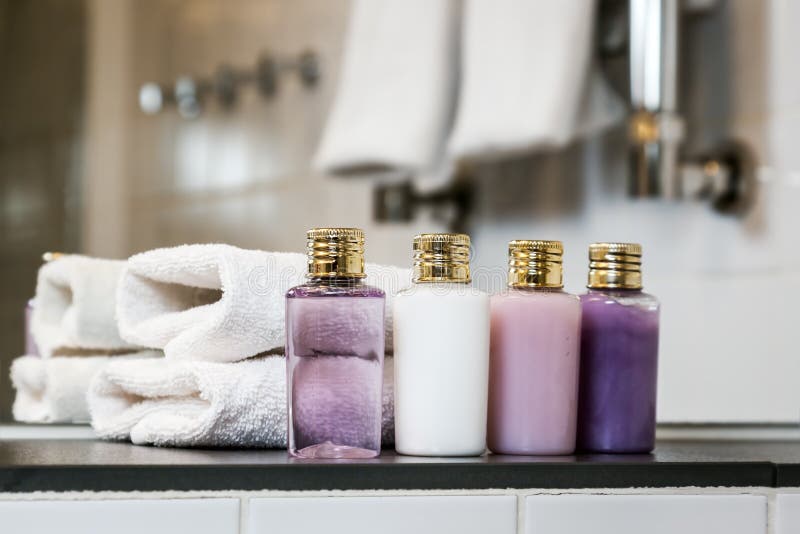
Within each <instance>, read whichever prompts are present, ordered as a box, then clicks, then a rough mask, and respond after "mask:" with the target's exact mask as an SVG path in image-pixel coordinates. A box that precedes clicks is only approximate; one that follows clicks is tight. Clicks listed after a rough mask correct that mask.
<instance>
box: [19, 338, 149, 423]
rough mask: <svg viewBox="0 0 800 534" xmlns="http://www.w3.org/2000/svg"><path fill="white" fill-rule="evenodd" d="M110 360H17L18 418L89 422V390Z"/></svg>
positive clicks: (28, 357)
mask: <svg viewBox="0 0 800 534" xmlns="http://www.w3.org/2000/svg"><path fill="white" fill-rule="evenodd" d="M158 355H159V354H158V353H156V352H154V351H152V352H138V353H135V357H136V358H146V357H155V356H158ZM129 357H131V356H130V355H120V356H114V358H118V359H126V358H129ZM109 359H110V358H109V357H108V356H86V357H63V356H56V357H53V358H40V357H38V356H20V357H19V358H17V359H15V360H14V361H12V362H11V385H12V386H13V387H14V389H15V390H16V397H15V399H14V405H13V407H12V415H13V416H14V419H15V420H16V421H21V422H24V423H88V422H89V408H88V406H87V404H86V391H87V390H88V389H89V383H90V382H91V379H92V377H93V376H94V374H95V373H96V372H97V371H99V370H100V369H101V368H102V367H103V365H105V364H106V363H107V362H108V360H109Z"/></svg>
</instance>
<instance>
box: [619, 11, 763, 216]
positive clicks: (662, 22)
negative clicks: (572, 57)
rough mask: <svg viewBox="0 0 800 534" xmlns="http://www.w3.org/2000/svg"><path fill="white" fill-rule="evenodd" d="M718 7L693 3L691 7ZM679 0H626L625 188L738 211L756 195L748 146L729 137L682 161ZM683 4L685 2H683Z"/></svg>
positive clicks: (639, 193) (639, 194)
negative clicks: (627, 163)
mask: <svg viewBox="0 0 800 534" xmlns="http://www.w3.org/2000/svg"><path fill="white" fill-rule="evenodd" d="M715 4H716V2H714V1H711V2H708V1H706V2H700V1H697V0H695V2H694V7H693V9H695V10H708V9H713V8H714V7H715ZM682 6H684V4H682V2H681V1H679V0H629V2H628V30H629V31H628V61H629V75H630V103H631V115H630V118H629V121H628V127H629V140H630V180H629V191H630V194H631V195H632V196H634V197H654V196H656V197H663V198H672V199H674V198H702V199H706V200H708V201H710V202H711V204H712V206H713V207H714V208H715V209H716V210H717V211H720V212H723V213H731V214H743V213H745V212H746V211H747V209H748V208H749V207H750V205H751V204H752V200H753V198H754V196H755V192H754V190H755V187H756V180H755V168H754V161H753V158H752V153H751V152H750V151H749V149H748V148H747V146H746V145H745V144H743V143H741V142H737V141H735V140H727V141H724V142H722V143H720V144H719V145H718V146H716V147H714V148H713V149H712V150H710V151H709V152H708V153H707V154H705V155H703V156H702V157H699V158H693V159H691V160H689V159H687V158H685V157H683V156H682V146H683V143H684V139H685V124H684V119H683V117H682V116H681V115H680V113H679V111H678V110H679V102H678V82H679V67H680V65H679V62H678V57H679V54H678V53H679V44H680V43H679V41H680V36H681V31H680V25H681V24H680V23H681V15H682V13H681V11H682V9H688V7H684V8H682ZM686 6H688V4H686Z"/></svg>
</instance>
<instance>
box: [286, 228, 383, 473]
mask: <svg viewBox="0 0 800 534" xmlns="http://www.w3.org/2000/svg"><path fill="white" fill-rule="evenodd" d="M308 258H309V259H308V269H309V270H308V274H307V275H306V276H307V278H308V282H307V283H306V284H303V285H300V286H297V287H293V288H292V289H290V290H289V291H288V293H287V294H286V371H287V388H286V389H287V394H288V409H289V418H288V419H289V453H290V454H292V455H293V456H297V457H301V458H372V457H375V456H378V455H379V454H380V450H381V409H382V408H381V399H382V395H383V357H384V330H383V325H384V300H385V296H384V293H383V291H382V290H380V289H378V288H375V287H371V286H368V285H366V284H364V283H363V281H362V279H363V278H364V276H365V275H364V233H363V231H361V230H359V229H356V228H316V229H313V230H309V232H308Z"/></svg>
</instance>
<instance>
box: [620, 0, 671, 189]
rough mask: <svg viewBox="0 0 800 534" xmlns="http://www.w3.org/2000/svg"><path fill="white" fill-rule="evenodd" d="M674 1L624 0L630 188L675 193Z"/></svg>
mask: <svg viewBox="0 0 800 534" xmlns="http://www.w3.org/2000/svg"><path fill="white" fill-rule="evenodd" d="M678 10H679V0H630V12H629V19H628V23H629V25H630V28H629V40H628V53H629V61H630V95H631V96H630V98H631V108H632V114H631V116H630V119H629V133H630V141H631V154H630V158H631V168H630V172H631V179H630V193H631V195H634V196H662V197H666V198H676V197H679V196H680V195H681V187H680V180H679V179H678V173H679V150H680V144H681V142H682V140H683V137H684V128H683V120H682V118H681V116H680V115H679V114H678V112H677V111H678V109H677V101H678V95H677V93H678V68H677V65H678V24H679V16H678Z"/></svg>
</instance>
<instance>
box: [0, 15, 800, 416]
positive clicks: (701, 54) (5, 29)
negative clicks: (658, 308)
mask: <svg viewBox="0 0 800 534" xmlns="http://www.w3.org/2000/svg"><path fill="white" fill-rule="evenodd" d="M376 1H378V0H376ZM627 4H628V2H627V1H624V0H601V1H600V2H599V8H598V13H597V16H596V18H597V20H596V21H595V24H596V26H597V31H596V37H595V40H596V41H597V44H596V47H595V48H596V50H595V51H594V52H593V54H594V55H595V56H596V57H597V60H598V62H599V63H600V64H601V65H602V67H603V69H604V72H605V73H606V75H607V76H608V79H609V81H610V82H611V85H612V86H613V87H614V88H615V90H617V91H618V92H619V93H620V96H621V97H622V98H623V99H625V100H626V101H627V100H628V99H629V98H630V95H629V94H628V81H627V79H626V76H627V75H628V72H629V69H628V67H627V66H626V58H625V56H626V52H625V47H626V46H627V43H626V42H624V39H621V38H620V32H622V34H624V33H625V32H626V31H627V29H626V26H625V22H624V21H625V19H624V15H625V13H624V11H625V9H624V7H625V6H627ZM349 8H350V2H349V1H348V0H0V266H1V268H2V276H1V277H0V317H1V318H2V320H1V321H0V420H9V419H10V406H11V399H12V394H11V391H10V384H9V379H8V364H9V362H10V361H11V360H12V359H13V358H14V357H16V356H18V355H20V354H21V353H22V350H23V336H22V332H23V326H22V322H23V308H24V305H25V302H26V301H27V299H29V298H30V297H31V296H32V295H33V292H34V285H35V273H36V269H37V268H38V267H39V265H40V263H41V255H42V253H43V252H44V251H52V250H56V251H66V252H81V253H85V254H90V255H96V256H103V257H112V258H125V257H127V256H129V255H130V254H132V253H135V252H138V251H142V250H146V249H150V248H155V247H161V246H169V245H177V244H182V243H195V242H226V243H230V244H233V245H237V246H240V247H245V248H261V249H269V250H290V251H301V250H302V247H303V246H304V232H305V230H306V229H307V228H309V227H312V226H344V225H347V226H358V227H361V228H364V229H365V231H366V234H367V254H368V260H369V261H373V262H382V263H392V264H399V265H407V264H409V263H410V261H411V257H410V248H411V238H412V237H413V235H414V234H415V233H418V232H422V231H446V230H449V229H454V228H455V229H458V230H462V231H466V232H468V233H469V234H470V235H471V236H472V238H473V244H474V248H475V257H474V260H473V261H474V267H475V269H476V270H478V271H480V270H481V269H483V270H484V272H492V273H497V272H499V273H500V277H498V276H485V277H480V278H479V279H477V282H478V283H479V284H481V285H483V286H484V289H487V290H498V289H500V286H501V284H502V278H501V277H502V273H503V272H504V264H505V261H506V246H507V242H508V241H509V240H510V239H530V238H540V239H560V240H563V241H564V244H565V247H566V254H565V273H566V282H567V289H569V290H571V291H575V292H580V291H582V287H583V285H584V282H585V273H586V263H587V262H586V247H587V245H588V244H589V243H590V242H592V241H600V240H618V241H637V242H641V243H642V244H643V246H644V251H645V256H644V277H645V286H646V290H647V291H648V292H651V293H653V294H655V295H657V296H658V297H659V298H661V299H662V301H663V312H662V313H663V319H662V321H663V322H662V325H663V326H662V341H661V347H660V351H661V355H660V358H661V359H660V381H659V388H660V391H659V407H658V411H659V420H660V421H661V422H662V423H736V424H750V423H766V424H783V425H790V424H796V423H798V420H799V419H800V387H798V384H800V354H799V352H800V349H798V347H799V346H800V345H799V344H798V342H797V328H798V320H800V315H799V314H798V312H797V306H796V303H797V302H799V301H800V246H798V238H797V234H796V231H797V228H800V226H798V225H799V224H800V209H799V208H800V149H798V145H797V141H796V140H797V139H800V63H798V61H799V60H798V55H797V50H800V2H796V1H795V0H763V1H762V0H704V1H699V0H695V1H693V2H684V5H683V6H682V8H681V15H680V23H681V25H680V32H679V40H680V42H679V47H678V49H679V51H680V53H679V58H678V62H677V64H678V72H676V73H675V75H676V76H677V80H678V89H679V91H678V95H679V96H678V102H679V105H678V109H679V111H680V114H681V115H682V116H683V118H684V120H685V127H686V135H685V141H684V143H683V145H682V156H681V157H682V159H683V160H686V161H689V160H692V158H694V160H695V161H701V162H702V161H704V160H702V159H701V158H700V156H701V155H703V154H707V153H713V152H714V150H716V149H717V147H720V146H723V145H724V144H726V143H730V142H734V141H735V142H736V143H737V147H738V148H737V150H739V153H738V156H740V157H741V158H742V159H743V160H746V161H744V163H743V165H744V166H745V167H746V168H745V169H744V170H743V171H742V172H749V173H750V174H751V175H752V184H751V186H748V189H747V194H748V195H751V197H750V198H749V203H745V204H746V207H745V208H744V209H743V210H742V211H741V212H739V213H725V212H724V211H722V210H720V209H718V208H719V206H717V208H715V207H714V206H713V205H712V202H711V201H710V200H709V199H708V198H704V197H702V195H696V194H686V195H685V196H684V198H679V199H668V198H663V196H661V197H659V196H657V197H653V198H633V197H631V196H630V195H629V192H628V190H629V186H630V174H631V168H630V166H629V127H628V124H627V123H626V122H624V121H623V122H620V123H619V124H618V125H616V126H614V127H613V128H610V129H608V130H606V131H604V132H603V133H602V134H598V135H594V136H592V137H590V138H588V139H584V140H581V141H579V142H576V143H573V144H571V145H570V146H568V147H567V148H564V149H559V150H555V151H545V152H543V153H535V154H520V155H517V156H514V157H513V158H504V159H502V160H498V161H493V162H490V163H481V164H474V165H470V166H468V168H465V169H461V170H460V171H459V172H460V173H461V174H463V176H461V178H460V181H459V182H458V184H459V186H458V189H457V190H456V189H454V188H451V189H450V190H448V191H445V192H444V193H442V194H440V195H439V196H438V197H437V195H435V194H434V195H428V196H427V198H426V200H424V201H423V202H417V201H416V200H414V199H410V197H414V195H413V194H409V193H408V191H407V189H405V188H404V187H403V186H396V187H395V188H393V189H391V190H389V191H386V190H380V189H378V187H379V186H378V184H377V182H376V181H375V180H370V179H361V178H338V177H330V176H325V175H322V174H321V173H318V172H314V171H312V170H311V169H312V167H311V160H312V157H313V155H314V153H315V150H316V147H317V144H318V142H319V140H320V136H321V132H322V129H323V127H324V124H325V120H326V116H327V112H328V110H329V109H330V106H331V103H332V100H333V98H334V95H335V92H336V87H337V80H338V78H339V74H340V68H339V65H340V59H341V55H342V50H343V47H344V42H345V35H346V30H347V27H348V13H349ZM620 13H622V15H620ZM620 16H622V17H623V18H620ZM413 38H414V35H413V33H412V34H410V35H409V39H413ZM307 51H311V52H313V53H314V54H315V56H314V57H315V60H316V66H317V67H318V70H319V71H318V77H317V78H316V79H315V81H314V83H303V80H302V78H301V77H300V76H299V75H298V73H297V72H288V71H287V72H284V73H282V74H280V75H279V76H278V77H277V79H276V80H275V81H276V89H275V92H274V94H272V95H271V96H269V97H268V98H267V97H265V96H264V95H263V94H261V93H259V91H258V90H257V89H256V88H255V87H254V86H253V85H252V84H251V85H249V86H246V87H245V86H243V87H240V88H239V89H238V90H237V91H236V100H235V102H234V103H233V104H232V105H231V106H225V105H222V104H221V103H220V102H219V101H218V99H214V98H206V99H201V101H200V102H199V105H200V107H199V108H197V109H194V108H193V109H189V110H186V109H183V110H182V111H183V114H182V113H179V111H178V110H177V109H176V106H175V105H173V103H171V102H168V101H165V102H162V107H163V109H161V110H160V112H158V113H154V114H146V113H144V112H143V110H142V107H141V105H140V104H141V103H140V88H141V87H142V85H144V84H146V83H148V82H157V83H161V84H169V83H174V81H175V80H176V79H178V78H179V77H181V76H193V77H194V79H195V80H201V79H206V78H208V77H210V76H213V75H214V73H216V72H219V69H220V66H224V65H228V66H232V67H234V68H236V69H246V68H251V67H254V66H255V64H256V62H257V60H258V58H259V57H262V58H263V57H265V56H264V54H267V53H268V54H270V57H274V58H278V59H279V60H281V61H284V60H288V59H291V58H298V57H300V55H301V54H303V53H304V52H307ZM157 96H158V95H152V94H151V95H150V101H148V102H149V105H156V107H157V104H158V99H157ZM154 98H155V100H153V99H154ZM146 104H147V102H146ZM151 111H152V110H151ZM188 115H196V116H194V117H188ZM750 165H752V167H749V166H750ZM706 170H708V169H706ZM701 172H702V169H701ZM701 197H702V198H701ZM417 200H418V199H417ZM398 213H400V214H399V215H398Z"/></svg>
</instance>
